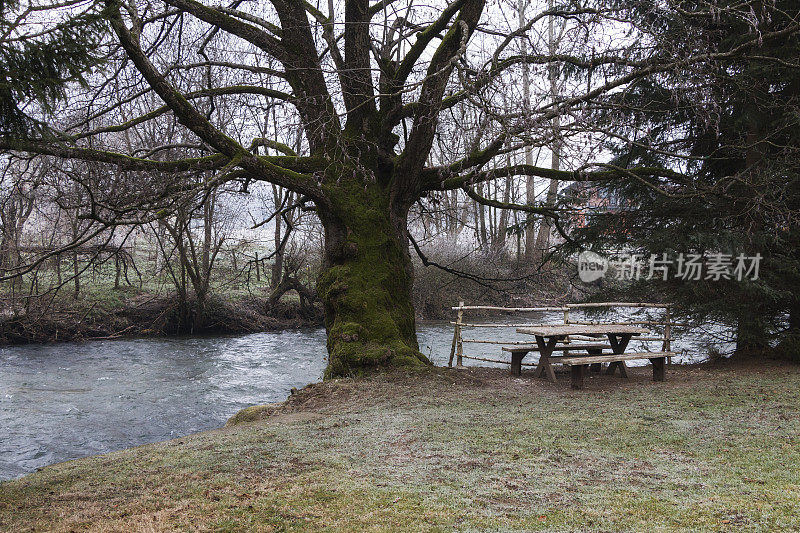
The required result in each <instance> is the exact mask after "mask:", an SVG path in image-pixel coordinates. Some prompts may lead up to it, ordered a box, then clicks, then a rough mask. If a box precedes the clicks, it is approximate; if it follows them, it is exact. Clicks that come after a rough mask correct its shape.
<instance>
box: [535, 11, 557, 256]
mask: <svg viewBox="0 0 800 533" xmlns="http://www.w3.org/2000/svg"><path fill="white" fill-rule="evenodd" d="M548 6H549V9H553V0H550V1H549V4H548ZM548 18H549V24H548V29H547V32H548V45H549V52H550V55H551V56H553V55H555V53H556V48H557V47H556V38H555V35H554V31H553V17H552V16H550V17H548ZM548 77H549V78H550V97H551V99H552V100H553V102H555V101H556V98H557V95H558V84H557V78H558V72H557V71H556V67H555V65H550V68H549V71H548ZM552 128H553V142H552V145H551V153H552V156H551V160H550V168H552V169H553V170H560V168H561V139H560V136H561V135H560V131H561V121H560V119H559V117H558V116H555V117H553V119H552ZM557 199H558V180H554V179H551V180H550V184H549V185H548V187H547V196H546V198H545V205H546V206H548V207H550V206H553V205H555V203H556V200H557ZM550 225H551V222H550V219H548V218H546V217H545V218H543V219H542V222H541V224H540V225H539V233H538V234H537V235H536V244H535V249H536V257H535V260H536V262H537V263H541V262H542V261H543V260H544V258H545V257H546V255H547V251H548V250H549V248H550V233H551V228H550Z"/></svg>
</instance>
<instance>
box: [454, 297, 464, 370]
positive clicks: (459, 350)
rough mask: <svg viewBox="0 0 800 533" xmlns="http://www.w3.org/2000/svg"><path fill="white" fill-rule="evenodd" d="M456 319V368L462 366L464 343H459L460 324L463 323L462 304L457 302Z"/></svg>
mask: <svg viewBox="0 0 800 533" xmlns="http://www.w3.org/2000/svg"><path fill="white" fill-rule="evenodd" d="M458 307H459V309H458V318H457V319H456V335H457V337H456V366H462V364H463V362H464V361H463V359H462V357H463V356H464V343H463V342H462V341H461V324H462V323H463V321H464V309H463V307H464V302H458Z"/></svg>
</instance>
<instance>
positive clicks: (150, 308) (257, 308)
mask: <svg viewBox="0 0 800 533" xmlns="http://www.w3.org/2000/svg"><path fill="white" fill-rule="evenodd" d="M93 296H95V297H90V298H85V299H80V300H75V299H73V298H70V297H68V296H62V297H58V298H53V299H52V300H49V301H46V302H45V303H41V302H40V304H39V306H33V307H32V308H30V309H28V310H27V311H25V310H20V311H18V312H17V313H14V314H11V315H9V316H5V317H0V346H12V345H20V344H29V343H48V342H58V341H82V340H97V339H117V338H129V337H142V336H147V337H163V336H169V335H207V334H244V333H258V332H263V331H283V330H291V329H299V328H307V327H317V326H321V325H322V324H323V315H322V309H321V306H319V305H315V306H307V307H305V308H303V307H301V306H300V304H299V300H298V301H295V300H290V299H288V298H287V301H285V302H284V301H282V302H278V303H277V304H270V302H269V299H268V298H266V297H258V296H238V297H236V298H230V299H222V298H218V297H213V298H211V299H210V300H209V302H208V304H207V306H206V311H205V316H204V319H203V321H202V323H201V324H199V325H197V324H195V323H194V321H193V320H192V316H191V314H192V313H194V312H195V311H194V308H193V306H191V305H190V306H188V309H186V308H181V306H180V305H178V301H177V299H176V298H175V297H174V296H169V295H162V294H150V293H146V292H137V291H133V292H131V293H126V292H125V291H118V292H115V293H112V292H108V291H107V292H106V293H104V294H103V295H102V297H98V296H97V295H93ZM187 313H188V316H187Z"/></svg>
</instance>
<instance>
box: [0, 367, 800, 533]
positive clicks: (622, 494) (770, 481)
mask: <svg viewBox="0 0 800 533" xmlns="http://www.w3.org/2000/svg"><path fill="white" fill-rule="evenodd" d="M631 374H632V375H631V379H630V380H628V381H623V380H622V379H621V378H619V377H613V378H611V377H600V378H598V377H593V378H591V380H590V381H589V388H588V390H585V391H580V392H579V391H571V390H569V388H568V385H567V378H566V376H563V375H562V376H561V377H560V382H559V384H557V385H552V384H548V383H546V382H542V381H540V380H534V379H532V378H530V377H529V376H524V375H523V377H522V378H518V379H515V378H512V377H511V376H509V375H508V374H507V373H506V372H503V371H495V370H487V369H483V370H477V369H475V370H461V371H457V370H450V371H448V370H436V371H432V372H429V373H424V372H417V373H411V374H390V375H382V376H374V377H371V378H367V379H363V380H339V381H335V382H330V383H326V384H323V385H316V386H312V387H308V388H306V389H304V390H303V391H301V392H300V393H299V394H297V395H294V396H292V397H291V398H290V400H289V402H287V404H285V405H283V406H282V407H280V408H279V409H278V412H277V413H275V414H273V415H272V416H271V417H270V418H268V419H266V420H259V421H254V422H249V423H244V424H240V425H237V426H235V427H230V428H224V429H220V430H216V431H211V432H207V433H201V434H197V435H192V436H189V437H185V438H181V439H177V440H173V441H169V442H165V443H159V444H154V445H148V446H142V447H138V448H134V449H130V450H125V451H122V452H118V453H112V454H108V455H105V456H99V457H94V458H89V459H83V460H78V461H72V462H68V463H63V464H60V465H55V466H52V467H48V468H46V469H44V470H42V471H40V472H38V473H35V474H32V475H30V476H27V477H25V478H22V479H20V480H17V481H13V482H7V483H4V484H2V485H0V530H8V531H21V530H23V529H25V528H34V529H56V530H73V529H76V530H80V529H84V528H87V529H96V530H120V531H122V530H124V531H130V530H168V529H176V528H180V529H196V528H200V529H212V530H242V529H245V528H250V529H257V530H265V531H270V530H283V529H288V530H295V529H296V530H312V529H313V530H316V529H319V528H322V527H326V528H330V529H334V530H336V529H339V530H352V529H354V528H358V529H362V528H371V529H396V530H404V531H405V530H430V529H437V528H441V529H451V528H459V529H469V530H474V529H526V530H527V529H534V530H535V529H544V530H554V529H556V530H564V529H567V530H572V529H591V530H597V529H599V530H621V529H631V530H640V531H644V530H648V531H656V530H678V529H685V528H692V529H697V530H715V531H717V530H728V529H730V530H741V529H754V530H771V531H772V530H781V529H783V530H798V529H800V439H799V438H798V434H800V368H798V367H796V366H794V367H791V366H778V365H771V364H770V365H765V366H763V367H761V366H759V367H755V368H745V367H741V366H735V367H733V366H728V367H721V368H715V369H704V368H682V369H678V370H675V371H672V372H671V373H670V374H668V377H669V379H670V381H668V382H666V383H651V382H649V376H648V371H647V369H641V370H636V371H634V372H632V373H631Z"/></svg>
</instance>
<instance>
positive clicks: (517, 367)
mask: <svg viewBox="0 0 800 533" xmlns="http://www.w3.org/2000/svg"><path fill="white" fill-rule="evenodd" d="M526 355H528V352H511V373H512V374H513V375H515V376H519V375H521V374H522V359H523V358H524V357H525V356H526Z"/></svg>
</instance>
